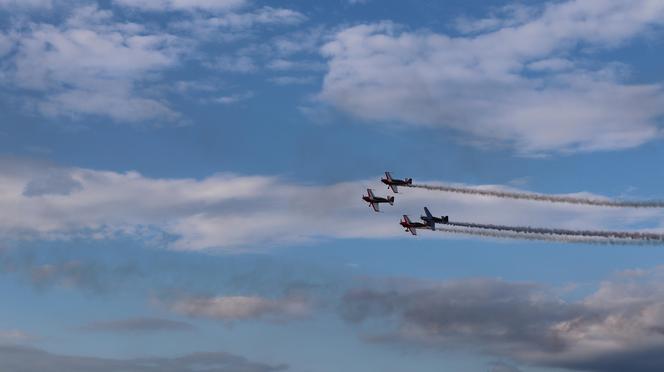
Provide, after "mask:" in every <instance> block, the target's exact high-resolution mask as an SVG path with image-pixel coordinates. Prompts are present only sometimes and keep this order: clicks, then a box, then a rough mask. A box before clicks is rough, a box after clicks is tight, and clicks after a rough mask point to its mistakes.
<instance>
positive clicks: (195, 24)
mask: <svg viewBox="0 0 664 372" xmlns="http://www.w3.org/2000/svg"><path fill="white" fill-rule="evenodd" d="M306 19H307V17H306V16H305V15H304V14H302V13H300V12H298V11H295V10H291V9H286V8H272V7H269V6H265V7H262V8H258V9H254V10H250V11H243V12H239V11H238V12H227V13H223V14H220V15H214V16H200V15H198V16H195V17H192V18H191V19H187V20H186V21H182V22H178V23H175V24H174V25H173V27H174V29H175V30H179V31H185V32H187V33H192V34H194V35H197V36H198V37H199V38H200V37H206V38H214V39H216V40H219V39H222V40H223V39H228V40H233V39H238V38H242V37H246V36H248V32H249V31H250V30H251V29H252V28H255V27H258V26H288V25H296V24H299V23H302V22H304V21H305V20H306ZM229 30H232V31H233V33H232V34H220V32H222V31H226V32H227V31H229Z"/></svg>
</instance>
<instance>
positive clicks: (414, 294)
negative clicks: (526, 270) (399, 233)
mask: <svg viewBox="0 0 664 372" xmlns="http://www.w3.org/2000/svg"><path fill="white" fill-rule="evenodd" d="M663 274H664V269H655V270H651V271H647V272H643V271H638V272H636V273H628V274H627V275H620V276H617V277H615V278H612V279H611V280H607V281H605V282H603V283H602V284H601V285H600V287H599V289H598V290H597V291H596V292H595V293H593V294H591V295H590V296H588V297H586V298H584V299H583V300H581V301H576V302H568V301H564V300H563V299H561V298H560V297H558V296H556V295H555V294H554V293H553V292H552V291H550V290H548V289H546V288H543V287H540V286H536V285H533V284H528V283H514V282H506V281H501V280H488V279H487V280H479V279H478V280H464V281H456V282H443V283H435V284H430V283H429V284H425V283H419V284H413V283H409V285H401V286H395V285H390V286H388V285H383V286H379V287H375V288H358V289H353V290H350V291H348V292H347V293H346V294H345V296H344V298H343V301H342V306H341V314H342V316H343V317H344V319H346V320H347V321H348V322H351V323H356V324H358V323H362V324H363V326H364V328H363V329H365V332H366V333H367V334H368V336H367V339H368V340H371V341H373V342H396V343H401V344H408V345H415V346H426V347H437V348H442V349H449V348H458V347H465V348H469V349H471V350H479V351H482V352H485V353H489V354H492V355H498V356H503V357H507V358H509V359H511V360H515V361H518V362H522V363H527V364H533V365H539V366H551V367H561V368H567V369H573V370H583V371H603V372H613V371H615V372H617V371H625V370H629V371H638V372H654V371H662V370H664V356H662V355H661V350H662V348H664V335H662V332H661V329H662V325H664V285H661V284H659V283H660V280H659V279H661V276H662V275H663ZM372 327H373V328H372ZM376 329H378V331H376ZM499 367H500V368H503V369H498V370H500V371H503V370H505V369H504V367H503V366H499ZM496 368H498V367H496ZM494 369H495V368H494Z"/></svg>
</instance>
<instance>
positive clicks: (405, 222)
mask: <svg viewBox="0 0 664 372" xmlns="http://www.w3.org/2000/svg"><path fill="white" fill-rule="evenodd" d="M399 224H401V226H403V227H405V228H406V232H408V231H410V233H411V234H413V235H417V229H429V230H433V229H432V228H431V225H430V224H428V223H423V222H412V221H411V220H410V218H408V216H407V215H405V214H404V215H403V219H402V220H401V221H399Z"/></svg>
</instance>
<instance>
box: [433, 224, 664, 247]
mask: <svg viewBox="0 0 664 372" xmlns="http://www.w3.org/2000/svg"><path fill="white" fill-rule="evenodd" d="M436 231H441V232H445V233H451V234H462V235H474V236H482V237H487V238H498V239H514V240H539V241H550V242H558V243H568V244H574V243H577V244H605V245H657V244H661V243H662V242H660V241H654V240H633V239H611V238H603V237H582V236H565V235H544V234H524V233H517V232H510V231H499V230H486V229H485V230H482V229H472V228H462V229H455V228H450V227H437V228H436Z"/></svg>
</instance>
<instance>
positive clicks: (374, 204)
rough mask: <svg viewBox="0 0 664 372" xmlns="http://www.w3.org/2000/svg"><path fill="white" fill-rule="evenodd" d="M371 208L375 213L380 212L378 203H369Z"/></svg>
mask: <svg viewBox="0 0 664 372" xmlns="http://www.w3.org/2000/svg"><path fill="white" fill-rule="evenodd" d="M371 208H373V210H374V211H376V212H380V205H379V204H378V203H371Z"/></svg>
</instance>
